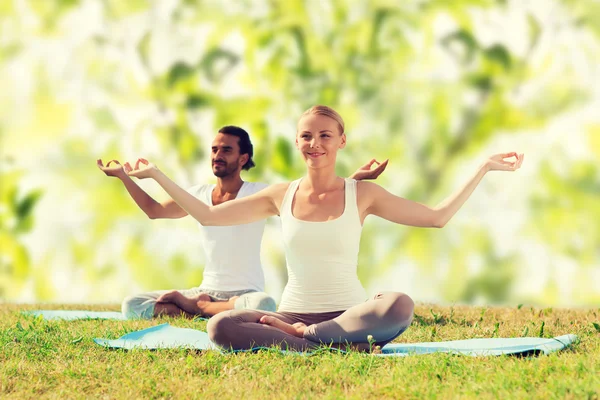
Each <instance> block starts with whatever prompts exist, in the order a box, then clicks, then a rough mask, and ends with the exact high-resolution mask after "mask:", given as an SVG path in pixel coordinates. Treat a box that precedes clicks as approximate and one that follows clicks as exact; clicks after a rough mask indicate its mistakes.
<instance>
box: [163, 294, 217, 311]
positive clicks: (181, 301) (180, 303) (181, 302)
mask: <svg viewBox="0 0 600 400" xmlns="http://www.w3.org/2000/svg"><path fill="white" fill-rule="evenodd" d="M156 301H157V302H158V303H173V304H175V305H176V306H177V307H179V308H181V309H182V310H183V311H185V312H187V313H189V314H192V315H199V314H202V312H201V310H200V308H199V307H198V302H199V301H209V302H210V296H209V295H207V294H204V293H202V294H199V295H198V296H194V297H186V296H184V295H183V294H182V293H181V292H179V291H177V290H173V291H171V292H168V293H165V294H163V295H162V296H160V297H159V298H158V299H157V300H156Z"/></svg>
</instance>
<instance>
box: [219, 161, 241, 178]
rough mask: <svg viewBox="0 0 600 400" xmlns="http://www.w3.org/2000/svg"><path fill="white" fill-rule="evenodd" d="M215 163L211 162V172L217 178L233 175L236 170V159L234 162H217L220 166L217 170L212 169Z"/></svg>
mask: <svg viewBox="0 0 600 400" xmlns="http://www.w3.org/2000/svg"><path fill="white" fill-rule="evenodd" d="M214 166H215V163H213V174H214V175H215V176H216V177H217V178H226V177H228V176H230V175H233V174H234V173H235V172H236V170H237V160H236V161H235V162H232V163H229V164H228V163H223V164H219V166H220V167H221V168H220V169H219V170H215V169H214Z"/></svg>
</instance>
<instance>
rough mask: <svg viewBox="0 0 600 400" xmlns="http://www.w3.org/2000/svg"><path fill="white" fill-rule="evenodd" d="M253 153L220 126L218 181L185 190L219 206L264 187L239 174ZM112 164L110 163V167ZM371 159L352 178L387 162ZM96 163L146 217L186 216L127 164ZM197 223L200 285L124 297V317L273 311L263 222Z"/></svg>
mask: <svg viewBox="0 0 600 400" xmlns="http://www.w3.org/2000/svg"><path fill="white" fill-rule="evenodd" d="M252 156H253V146H252V143H251V142H250V137H249V136H248V133H247V132H246V131H245V130H243V129H242V128H239V127H236V126H225V127H223V128H221V129H220V130H219V132H218V133H217V135H216V137H215V139H214V140H213V143H212V147H211V162H212V170H213V174H214V175H215V176H216V177H217V183H216V184H204V185H197V186H194V187H192V188H190V189H189V192H190V193H191V194H193V195H194V196H196V197H197V198H198V199H200V200H202V201H203V202H204V203H206V204H209V205H218V204H221V203H223V202H226V201H229V200H233V199H235V198H238V197H240V198H241V197H244V196H249V195H251V194H253V193H256V192H258V191H260V190H262V189H264V188H265V187H267V186H268V185H266V184H263V183H252V182H245V181H243V180H242V178H241V171H242V170H249V169H250V168H252V167H254V161H253V160H252ZM140 160H141V159H140ZM140 160H138V161H137V163H139V162H140ZM112 162H114V163H115V165H114V166H110V164H111V163H112ZM374 163H377V161H375V160H371V161H370V162H369V163H367V164H365V165H364V166H362V167H361V168H359V169H358V170H357V171H356V172H355V173H354V174H353V175H352V177H353V178H355V179H359V180H360V179H374V178H376V177H377V176H379V174H381V172H383V170H384V169H385V167H386V165H387V161H385V162H383V163H381V164H379V163H378V164H379V165H378V166H377V167H376V168H375V169H373V170H371V166H372V165H373V164H374ZM98 167H99V168H100V169H101V170H102V171H104V173H105V174H106V175H107V176H113V177H116V178H118V179H120V180H121V181H122V182H123V184H124V185H125V188H126V189H127V191H128V192H129V194H130V195H131V197H132V198H133V200H134V201H135V202H136V204H137V205H138V206H139V207H140V208H141V209H142V210H143V211H144V212H145V213H146V215H148V217H149V218H150V219H155V218H182V217H185V216H186V215H187V212H186V211H184V210H183V209H182V208H181V207H179V205H177V203H175V201H174V200H172V199H169V200H167V201H165V202H163V203H158V202H157V201H155V200H154V199H153V198H152V197H150V195H148V194H147V193H146V192H145V191H143V190H142V189H141V188H140V187H139V186H138V185H137V184H136V183H135V182H134V181H133V180H132V179H131V178H130V177H129V176H128V175H127V172H129V171H131V169H132V168H131V165H129V163H125V165H123V166H122V165H121V164H120V163H119V162H118V161H116V160H113V161H111V162H109V163H108V164H107V165H106V166H104V165H103V163H102V160H98ZM136 168H137V165H136ZM199 226H200V232H201V235H202V239H203V240H202V243H203V247H204V251H205V253H206V266H205V268H204V278H203V280H202V284H201V285H200V286H199V287H197V288H192V289H187V290H172V291H168V290H162V291H155V292H149V293H142V294H138V295H134V296H129V297H127V298H125V300H124V301H123V304H122V311H123V314H124V315H125V316H126V317H127V318H144V319H151V318H153V317H157V316H159V315H170V316H177V315H181V314H184V315H185V316H188V317H193V316H195V315H202V316H205V317H211V316H213V315H216V314H218V313H219V312H222V311H226V310H231V309H234V308H249V309H258V310H264V311H275V309H276V305H275V301H274V300H273V298H271V297H270V296H269V295H267V294H266V293H264V274H263V270H262V266H261V261H260V245H261V241H262V236H263V232H264V227H265V221H264V220H263V221H259V222H255V223H251V224H245V225H237V226H228V227H224V226H218V227H215V226H202V225H199Z"/></svg>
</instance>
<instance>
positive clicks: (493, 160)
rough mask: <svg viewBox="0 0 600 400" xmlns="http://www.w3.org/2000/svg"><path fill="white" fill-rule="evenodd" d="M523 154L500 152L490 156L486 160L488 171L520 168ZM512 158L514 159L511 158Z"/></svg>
mask: <svg viewBox="0 0 600 400" xmlns="http://www.w3.org/2000/svg"><path fill="white" fill-rule="evenodd" d="M524 157H525V154H523V153H521V154H519V153H515V152H511V153H501V154H496V155H493V156H491V157H490V158H489V159H488V160H487V161H486V164H485V165H486V167H487V169H488V171H516V170H518V169H519V168H521V164H523V158H524ZM512 158H514V160H511V159H512Z"/></svg>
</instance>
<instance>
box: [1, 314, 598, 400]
mask: <svg viewBox="0 0 600 400" xmlns="http://www.w3.org/2000/svg"><path fill="white" fill-rule="evenodd" d="M41 308H46V309H48V308H49V306H47V305H44V306H23V305H12V304H0V348H1V350H0V398H4V397H10V398H19V399H21V398H128V399H129V398H174V397H179V398H220V399H227V398H236V399H241V398H244V399H246V398H259V399H265V400H266V399H271V398H282V399H288V398H357V399H367V398H419V399H420V398H458V397H461V398H465V397H466V398H474V397H477V398H524V399H529V398H544V399H545V398H577V399H580V398H584V399H586V398H587V399H598V398H599V396H600V309H585V310H584V309H568V310H567V309H550V308H546V309H539V308H531V307H529V306H523V307H518V306H515V307H513V308H481V307H465V306H460V307H459V306H457V307H440V306H431V305H418V306H417V309H416V317H415V320H414V322H413V325H412V326H411V327H410V328H409V330H408V331H406V332H405V333H404V334H403V335H402V336H400V337H399V338H398V339H396V341H395V342H422V341H439V340H456V339H465V338H483V337H485V338H489V337H521V336H536V337H537V336H543V337H552V336H559V335H563V334H567V333H574V334H576V335H578V336H579V338H580V342H579V343H577V344H575V345H574V346H572V347H570V348H569V349H567V350H563V351H561V352H558V353H554V354H551V355H549V356H540V357H532V358H517V357H508V356H505V357H482V358H471V357H464V356H453V355H447V354H432V355H426V356H409V357H374V356H371V355H364V354H358V353H349V354H338V353H333V352H328V351H323V352H320V353H318V354H316V355H312V356H307V357H303V356H286V355H282V354H280V353H275V352H269V351H264V352H259V353H257V354H249V353H240V354H235V355H231V354H221V353H219V352H216V351H207V352H196V351H190V350H160V351H143V350H134V351H121V350H107V349H105V348H102V347H100V346H98V345H96V344H94V343H93V341H92V338H94V337H102V338H110V339H115V338H118V337H120V336H122V335H124V334H126V333H128V332H132V331H134V330H139V329H144V328H147V327H150V326H153V325H156V324H158V323H162V322H169V323H170V324H172V325H175V326H180V327H192V328H196V329H201V330H204V329H205V327H206V322H194V321H189V320H184V319H177V318H176V319H171V318H165V319H161V320H158V321H71V322H56V321H44V320H42V319H39V318H34V317H29V316H23V315H21V314H20V311H22V310H25V309H41ZM52 308H53V309H57V308H65V309H68V308H71V309H82V308H85V309H94V310H98V311H101V310H112V311H114V310H117V309H118V307H117V306H114V307H102V306H96V307H90V306H89V305H86V306H63V307H61V306H56V305H53V306H52Z"/></svg>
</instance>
